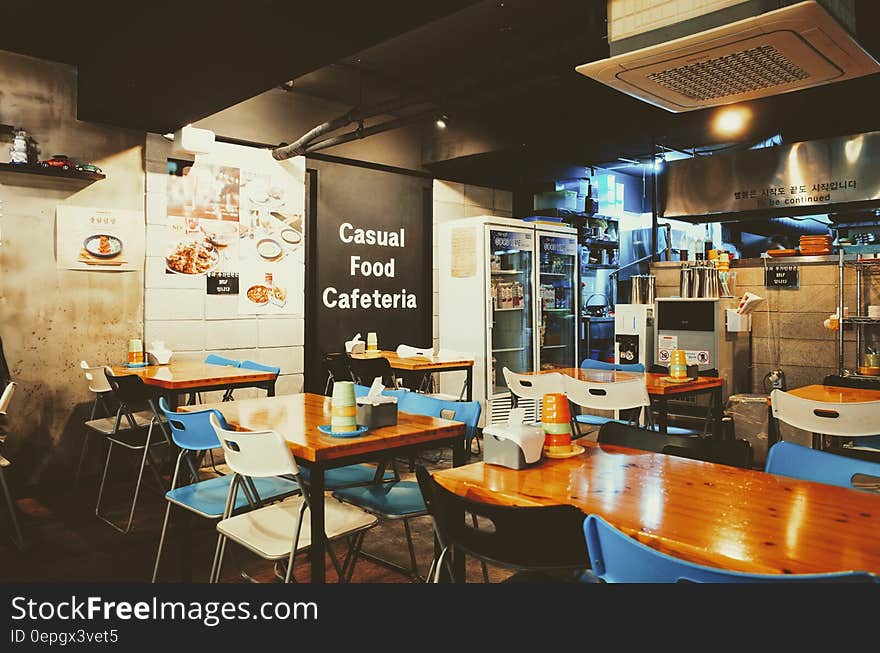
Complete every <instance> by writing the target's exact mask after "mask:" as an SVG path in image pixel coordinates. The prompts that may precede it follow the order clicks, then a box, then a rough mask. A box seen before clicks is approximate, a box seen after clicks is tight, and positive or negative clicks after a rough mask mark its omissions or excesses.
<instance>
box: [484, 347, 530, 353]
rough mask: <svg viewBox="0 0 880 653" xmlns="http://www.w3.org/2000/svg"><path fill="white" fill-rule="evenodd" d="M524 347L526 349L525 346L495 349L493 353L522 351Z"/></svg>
mask: <svg viewBox="0 0 880 653" xmlns="http://www.w3.org/2000/svg"><path fill="white" fill-rule="evenodd" d="M523 349H524V347H510V348H506V349H493V350H492V353H493V354H500V353H504V352H509V351H522V350H523Z"/></svg>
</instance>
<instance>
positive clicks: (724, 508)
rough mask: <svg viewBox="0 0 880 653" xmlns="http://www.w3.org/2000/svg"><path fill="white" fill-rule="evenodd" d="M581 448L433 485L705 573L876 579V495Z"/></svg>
mask: <svg viewBox="0 0 880 653" xmlns="http://www.w3.org/2000/svg"><path fill="white" fill-rule="evenodd" d="M580 443H581V444H583V446H584V447H585V449H586V451H585V453H583V454H581V455H580V456H575V457H573V458H568V459H565V460H548V459H545V460H542V461H541V462H540V463H538V464H537V465H535V466H534V467H530V468H527V469H524V470H519V471H517V470H512V469H508V468H505V467H498V466H494V465H487V464H485V463H474V464H470V465H466V466H463V467H459V468H457V469H449V470H441V471H438V472H435V473H434V478H435V479H437V481H438V482H439V483H440V484H441V485H442V486H444V487H445V488H447V489H449V490H450V491H452V492H455V493H456V494H459V495H462V496H466V497H470V498H473V499H476V500H479V501H485V502H489V503H493V504H499V505H514V506H542V505H559V504H569V505H573V506H576V507H577V508H579V509H580V510H581V511H583V513H584V515H588V514H597V515H600V516H601V517H603V518H604V519H606V520H608V521H609V522H610V523H611V524H613V525H614V526H615V527H617V528H619V529H620V530H622V531H623V532H625V533H626V534H627V535H629V536H630V537H634V538H635V539H637V540H638V541H640V542H642V543H643V544H646V545H648V546H650V547H653V548H655V549H658V550H660V551H663V552H665V553H667V554H670V555H673V556H676V557H679V558H683V559H685V560H689V561H691V562H696V563H699V564H704V565H708V566H712V567H721V568H725V569H734V570H739V571H745V572H756V573H823V572H833V571H844V570H865V571H870V572H874V573H880V495H878V494H873V493H869V492H859V491H856V490H850V489H845V488H839V487H836V486H832V485H823V484H820V483H811V482H808V481H801V480H797V479H792V478H786V477H783V476H774V475H772V474H765V473H764V472H759V471H754V470H745V469H739V468H736V467H727V466H724V465H715V464H712V463H706V462H701V461H696V460H690V459H687V458H679V457H675V456H666V455H663V454H657V453H649V452H644V451H638V450H635V449H628V448H624V447H615V446H609V445H598V444H595V443H591V442H585V441H583V440H582V441H581V442H580ZM539 537H540V536H538V538H539ZM546 545H547V546H552V542H547V543H546Z"/></svg>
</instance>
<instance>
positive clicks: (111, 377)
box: [104, 366, 153, 411]
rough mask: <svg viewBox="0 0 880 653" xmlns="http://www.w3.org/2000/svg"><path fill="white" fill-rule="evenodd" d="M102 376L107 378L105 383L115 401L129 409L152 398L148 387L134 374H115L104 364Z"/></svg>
mask: <svg viewBox="0 0 880 653" xmlns="http://www.w3.org/2000/svg"><path fill="white" fill-rule="evenodd" d="M104 376H105V377H106V378H107V383H108V384H109V385H110V390H111V391H112V392H113V396H114V397H115V398H116V401H118V402H119V403H120V404H121V405H122V406H124V407H126V408H127V409H128V410H129V411H131V410H133V409H134V407H135V406H137V405H138V404H142V403H144V402H146V401H151V400H152V399H153V394H152V393H151V392H150V389H149V388H148V387H147V385H146V384H145V383H144V382H143V380H142V379H141V377H139V376H138V375H136V374H123V375H120V376H116V375H115V374H113V370H112V369H110V368H109V367H107V366H104Z"/></svg>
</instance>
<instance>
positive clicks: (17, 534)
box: [0, 467, 24, 551]
mask: <svg viewBox="0 0 880 653" xmlns="http://www.w3.org/2000/svg"><path fill="white" fill-rule="evenodd" d="M0 485H2V486H3V487H2V490H3V496H4V497H5V499H6V507H7V508H8V509H9V519H10V521H11V522H12V530H13V538H12V541H13V543H14V544H15V546H16V548H17V549H18V550H19V551H24V538H23V537H22V536H21V529H20V528H19V526H18V517H17V515H16V514H15V502H14V501H13V500H12V494H11V493H10V492H9V486H8V485H6V475H5V474H4V473H3V468H2V467H0Z"/></svg>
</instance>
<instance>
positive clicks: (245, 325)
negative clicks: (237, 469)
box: [144, 134, 305, 401]
mask: <svg viewBox="0 0 880 653" xmlns="http://www.w3.org/2000/svg"><path fill="white" fill-rule="evenodd" d="M170 146H171V144H170V143H169V142H168V141H167V140H165V139H164V138H162V137H161V136H158V135H156V134H149V135H148V137H147V147H146V159H147V163H146V170H147V173H146V191H147V193H146V201H145V210H146V221H147V262H146V271H145V274H144V285H145V291H144V309H145V310H144V313H145V325H144V340H145V342H146V343H147V344H149V343H150V342H151V341H152V340H164V341H165V344H166V345H167V346H168V347H169V348H171V349H172V351H174V357H175V359H176V360H204V358H205V356H206V355H207V354H209V353H216V354H219V355H221V356H226V357H229V358H235V359H238V360H245V359H250V360H253V361H256V362H258V363H264V364H266V365H277V366H279V367H280V368H281V376H280V377H279V379H278V383H277V384H276V392H277V393H278V394H290V393H296V392H302V387H303V358H304V356H303V327H304V319H303V316H304V314H305V308H304V306H303V302H304V298H303V294H302V293H296V294H292V295H291V300H292V301H293V302H294V304H293V306H294V315H293V316H290V315H283V316H259V317H256V316H254V315H239V313H238V297H237V296H224V295H207V294H206V293H205V279H204V277H190V276H187V275H180V274H166V272H165V258H164V256H165V251H166V245H167V232H166V224H167V216H166V203H167V200H166V191H167V180H168V175H167V172H166V165H167V164H166V161H167V158H168V157H169V156H170V153H171V152H170ZM304 274H305V266H304V265H300V269H299V275H300V278H301V279H302V278H304ZM264 394H265V393H264V392H262V391H249V390H248V389H246V388H245V389H241V390H237V391H236V393H235V395H236V397H237V398H240V399H245V398H247V397H250V396H254V397H256V396H262V395H264ZM202 398H203V400H205V401H210V400H211V399H212V398H213V399H215V400H219V398H220V394H219V393H206V394H204V395H203V397H202Z"/></svg>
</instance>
